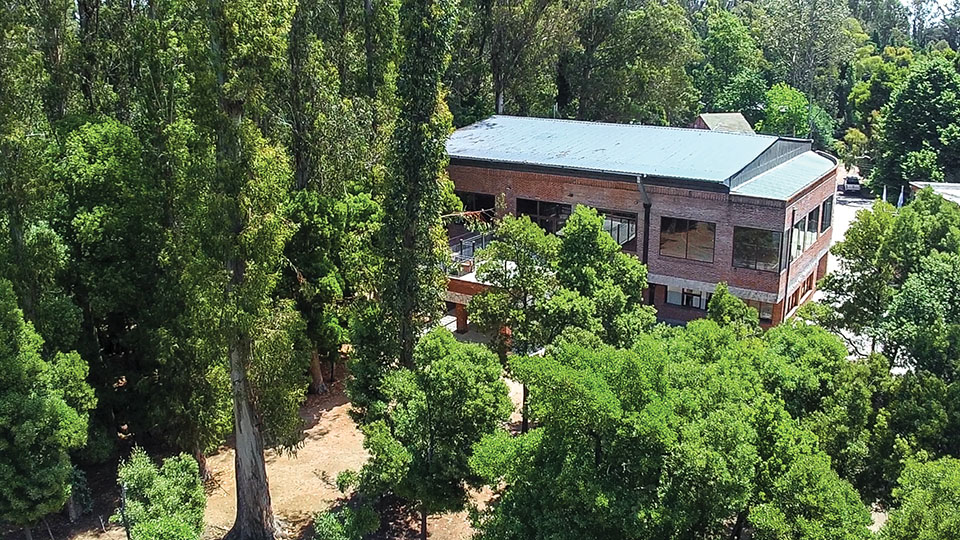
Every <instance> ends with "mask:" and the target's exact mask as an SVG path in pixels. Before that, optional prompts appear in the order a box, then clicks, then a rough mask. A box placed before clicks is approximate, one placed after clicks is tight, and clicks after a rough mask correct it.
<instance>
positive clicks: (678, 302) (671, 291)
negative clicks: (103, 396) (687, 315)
mask: <svg viewBox="0 0 960 540" xmlns="http://www.w3.org/2000/svg"><path fill="white" fill-rule="evenodd" d="M711 296H713V295H712V294H711V293H708V292H703V291H698V290H696V289H685V288H680V287H670V286H668V287H667V303H668V304H673V305H675V306H683V307H689V308H694V309H707V303H708V302H710V297H711Z"/></svg>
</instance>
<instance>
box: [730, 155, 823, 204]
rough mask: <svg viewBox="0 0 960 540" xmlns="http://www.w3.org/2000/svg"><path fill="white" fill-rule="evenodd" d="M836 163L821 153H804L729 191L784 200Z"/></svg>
mask: <svg viewBox="0 0 960 540" xmlns="http://www.w3.org/2000/svg"><path fill="white" fill-rule="evenodd" d="M836 166H837V163H836V162H835V161H833V160H832V159H829V158H827V157H825V156H823V155H820V154H818V153H816V152H804V153H802V154H800V155H799V156H797V157H795V158H792V159H790V160H789V161H787V162H785V163H781V164H780V165H777V166H776V167H774V168H772V169H770V170H768V171H766V172H763V173H760V174H758V175H757V176H754V177H753V178H751V179H750V180H747V181H746V182H744V183H742V184H740V185H739V186H737V187H735V188H734V189H732V190H730V194H731V195H743V196H746V197H759V198H763V199H776V200H781V201H786V200H789V199H790V198H791V197H793V196H794V195H796V194H797V193H798V192H799V191H800V190H802V189H803V188H805V187H807V186H808V185H810V183H811V182H813V181H814V180H817V179H819V178H820V177H822V176H823V175H825V174H827V173H829V172H830V171H831V170H833V168H834V167H836Z"/></svg>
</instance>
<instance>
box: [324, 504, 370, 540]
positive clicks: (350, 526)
mask: <svg viewBox="0 0 960 540" xmlns="http://www.w3.org/2000/svg"><path fill="white" fill-rule="evenodd" d="M379 528H380V518H379V517H378V516H377V513H376V512H375V511H374V510H373V509H372V508H370V507H369V506H360V507H358V508H343V509H341V510H339V511H334V510H330V511H327V512H322V513H319V514H317V515H316V516H314V518H313V540H360V539H361V538H363V536H364V535H366V534H370V533H372V532H374V531H376V530H377V529H379Z"/></svg>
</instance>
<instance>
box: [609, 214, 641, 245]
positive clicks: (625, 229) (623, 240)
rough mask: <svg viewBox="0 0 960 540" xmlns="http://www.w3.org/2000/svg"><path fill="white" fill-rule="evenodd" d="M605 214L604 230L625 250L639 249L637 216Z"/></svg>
mask: <svg viewBox="0 0 960 540" xmlns="http://www.w3.org/2000/svg"><path fill="white" fill-rule="evenodd" d="M600 213H601V214H603V230H605V231H607V232H608V233H610V236H612V237H613V239H614V240H616V241H617V243H618V244H620V246H622V247H623V248H624V249H630V250H631V251H632V250H636V249H637V216H636V214H619V213H617V212H606V211H603V210H601V211H600Z"/></svg>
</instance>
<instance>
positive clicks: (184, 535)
mask: <svg viewBox="0 0 960 540" xmlns="http://www.w3.org/2000/svg"><path fill="white" fill-rule="evenodd" d="M117 482H119V483H120V485H121V486H122V487H123V488H124V489H125V500H126V506H125V508H124V515H123V516H121V515H120V511H119V510H118V511H117V514H116V515H114V516H113V517H112V518H111V519H112V520H114V521H117V522H122V520H123V519H124V518H125V519H126V525H127V526H128V527H129V528H130V533H131V534H130V535H131V537H132V538H133V540H197V539H199V538H200V535H201V534H203V510H204V507H205V506H206V504H207V496H206V494H205V493H204V491H203V484H202V482H201V481H200V469H199V466H198V465H197V462H196V461H195V460H194V459H193V458H192V457H190V456H188V455H186V454H180V455H179V456H177V457H172V458H167V459H165V460H163V465H161V466H160V467H157V465H156V464H155V463H154V462H153V461H152V460H151V459H150V456H148V455H147V453H146V452H144V451H143V449H141V448H135V449H134V450H133V453H131V454H130V459H128V460H127V461H126V462H124V463H123V464H122V465H120V469H119V471H117Z"/></svg>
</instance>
